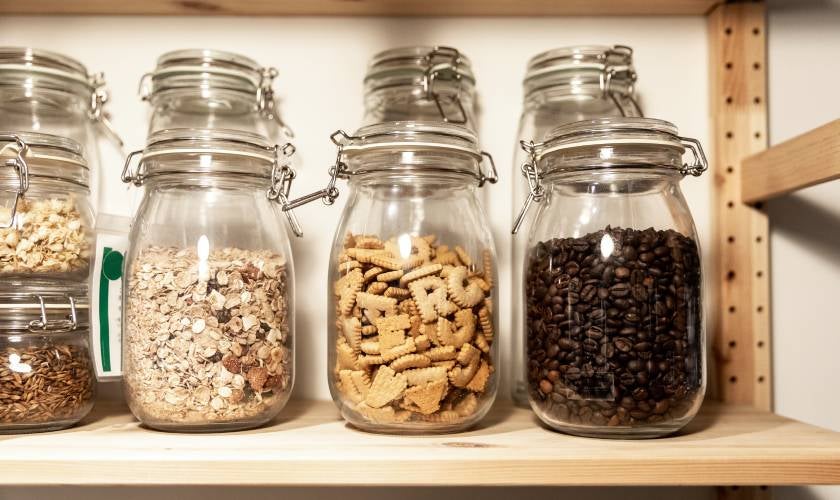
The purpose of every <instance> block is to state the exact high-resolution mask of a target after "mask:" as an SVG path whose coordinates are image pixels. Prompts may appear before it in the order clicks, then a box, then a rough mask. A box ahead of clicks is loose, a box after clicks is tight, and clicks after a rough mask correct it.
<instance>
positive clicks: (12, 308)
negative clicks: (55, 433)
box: [0, 284, 96, 433]
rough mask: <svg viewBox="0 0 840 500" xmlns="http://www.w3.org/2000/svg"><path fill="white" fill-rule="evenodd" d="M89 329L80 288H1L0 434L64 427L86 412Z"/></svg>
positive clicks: (92, 387)
mask: <svg viewBox="0 0 840 500" xmlns="http://www.w3.org/2000/svg"><path fill="white" fill-rule="evenodd" d="M89 332H90V330H89V325H88V307H87V292H86V289H85V288H83V287H78V286H76V287H73V286H70V287H60V286H55V285H53V286H48V285H45V286H32V285H31V284H30V285H24V286H20V287H16V288H15V289H14V291H10V290H4V291H2V292H0V433H18V432H41V431H52V430H57V429H63V428H65V427H70V426H71V425H73V424H75V423H76V422H78V421H79V420H81V419H82V418H84V417H85V415H87V414H88V413H89V412H90V410H91V408H93V401H94V396H95V393H96V377H95V376H94V372H93V364H92V363H91V356H90V349H89V343H88V342H89V338H88V337H89Z"/></svg>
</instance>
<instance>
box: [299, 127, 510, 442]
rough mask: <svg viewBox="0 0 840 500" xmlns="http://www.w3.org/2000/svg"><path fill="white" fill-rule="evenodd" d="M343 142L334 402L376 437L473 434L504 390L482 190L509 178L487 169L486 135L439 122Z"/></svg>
mask: <svg viewBox="0 0 840 500" xmlns="http://www.w3.org/2000/svg"><path fill="white" fill-rule="evenodd" d="M333 140H334V141H335V143H336V144H337V145H338V147H339V151H338V158H337V160H336V165H335V167H333V169H332V170H331V173H332V175H333V177H332V181H331V183H330V187H329V188H327V189H326V190H324V191H322V192H321V193H320V194H321V195H322V196H323V197H324V198H325V200H326V201H328V202H332V201H334V200H335V198H336V197H337V196H338V191H337V190H336V189H335V187H334V183H335V179H336V178H343V179H348V181H349V187H350V193H349V196H348V201H347V205H346V206H345V208H344V212H343V214H342V217H341V222H340V223H339V226H338V229H337V231H336V236H335V240H334V244H333V249H332V254H331V257H330V270H329V280H328V281H329V283H328V289H329V291H328V305H327V310H328V311H329V322H328V325H329V326H330V328H329V333H328V345H329V348H328V351H329V359H328V379H329V386H330V392H331V394H332V397H333V400H334V401H335V402H336V404H337V406H338V407H339V409H340V410H341V414H342V416H343V417H344V418H345V419H346V420H347V421H349V422H350V423H351V424H353V425H355V426H356V427H358V428H360V429H363V430H367V431H375V432H392V433H406V432H408V433H423V432H452V431H459V430H463V429H466V428H468V427H470V426H472V425H473V424H475V423H476V422H478V421H479V420H480V419H481V418H482V417H483V416H484V415H485V414H486V413H487V411H488V410H489V409H490V406H491V404H492V403H493V400H494V398H495V395H496V386H497V380H496V379H497V373H498V371H497V360H498V355H497V354H498V348H497V347H496V346H497V344H498V343H497V342H496V340H495V339H496V332H497V330H496V325H497V321H496V319H497V307H496V301H497V298H498V293H497V291H496V287H495V284H496V283H497V279H496V257H495V248H494V245H493V238H492V236H491V234H490V229H489V222H488V220H487V216H486V214H485V213H484V210H483V208H482V207H481V204H480V203H479V201H478V197H477V188H478V187H480V186H482V185H483V184H484V183H485V182H486V181H489V182H496V179H497V176H496V171H495V167H493V166H492V160H491V161H490V170H489V172H488V173H485V170H484V169H482V160H483V158H487V159H488V160H490V156H489V155H488V154H487V153H484V152H482V151H480V150H479V149H478V146H477V141H476V137H475V135H474V134H473V133H472V132H470V131H469V130H467V129H466V128H464V127H460V126H457V125H449V124H445V123H440V122H438V123H431V122H426V123H423V122H389V123H382V124H378V125H371V126H367V127H363V128H361V129H360V130H358V131H357V132H356V133H355V135H353V136H347V135H346V134H344V132H341V131H339V132H336V134H334V135H333ZM316 194H318V193H316ZM308 199H309V200H311V199H312V197H309V198H308ZM293 205H294V203H293Z"/></svg>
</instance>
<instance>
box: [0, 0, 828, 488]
mask: <svg viewBox="0 0 840 500" xmlns="http://www.w3.org/2000/svg"><path fill="white" fill-rule="evenodd" d="M830 9H831V7H827V6H826V7H822V8H821V11H819V12H817V13H812V14H809V13H807V12H806V13H802V12H798V11H792V12H791V11H788V10H778V12H777V11H776V10H774V11H773V15H772V16H771V23H770V32H769V35H770V61H769V70H770V95H771V98H770V106H771V110H770V111H771V128H770V130H771V140H772V141H773V142H778V141H779V140H782V139H785V138H788V137H790V136H792V135H795V134H797V133H799V132H802V131H805V130H807V129H809V128H811V127H813V126H816V125H818V124H820V123H822V122H825V121H828V120H830V119H832V118H837V117H840V104H839V103H840V96H838V95H837V92H836V91H833V92H834V93H832V90H831V89H832V88H834V87H836V78H837V77H838V76H840V73H838V70H837V69H836V68H833V67H829V66H828V65H827V63H828V61H830V60H831V59H832V58H836V53H837V50H838V49H840V12H838V11H836V10H835V11H833V13H832V11H830ZM835 9H837V7H835ZM809 15H810V17H808V16H809ZM832 15H833V17H831V16H832ZM705 30H706V25H705V19H704V18H703V17H699V16H698V17H684V18H683V17H665V18H539V19H536V18H526V19H511V18H488V19H477V18H460V19H422V18H421V19H396V18H305V17H304V18H164V17H132V18H125V17H38V18H27V17H0V45H29V46H35V47H40V48H45V49H50V50H55V51H59V52H63V53H66V54H68V55H72V56H73V57H76V58H78V59H80V60H81V61H82V62H84V63H85V64H86V65H87V66H88V68H90V69H91V70H94V71H105V73H106V76H107V78H108V82H109V87H110V89H111V93H112V96H113V98H112V102H111V105H110V110H111V112H112V114H113V121H114V123H115V126H116V127H117V129H118V130H119V132H120V134H121V135H122V136H123V138H124V139H125V141H126V144H127V147H128V148H129V149H133V148H139V147H142V144H143V142H144V140H145V129H146V111H147V110H146V106H145V104H144V103H142V102H140V100H139V98H138V97H137V95H136V89H137V83H138V81H139V79H140V76H141V75H142V74H143V73H144V72H146V71H149V70H151V69H152V68H153V67H154V64H155V59H156V57H157V56H158V55H159V54H160V53H162V52H164V51H168V50H172V49H179V48H194V47H207V48H219V49H224V50H229V51H235V52H241V53H243V54H246V55H248V56H250V57H252V58H254V59H256V60H257V61H259V62H261V63H263V64H266V65H273V66H275V67H277V68H278V69H279V71H280V76H279V78H278V84H277V90H278V94H279V96H280V99H281V110H282V114H283V117H284V119H285V121H286V122H287V123H288V124H290V125H291V126H292V128H293V129H294V130H295V132H296V134H297V138H296V140H295V143H296V145H297V147H298V151H299V153H300V156H301V158H300V161H301V164H302V166H301V168H300V172H299V174H300V175H299V177H298V181H297V184H296V186H295V187H294V188H293V191H294V192H295V193H304V192H308V191H312V190H315V189H318V188H320V187H322V185H323V184H324V183H325V181H326V180H327V176H326V169H327V167H328V165H329V163H330V162H331V161H333V160H334V157H335V150H334V149H333V147H332V145H331V143H330V142H329V138H328V137H329V134H330V133H331V132H332V131H334V130H335V129H337V128H344V129H347V130H348V131H350V130H352V129H354V128H355V127H356V125H357V124H358V123H359V120H360V119H361V116H362V108H361V102H362V95H361V90H362V88H361V87H362V85H361V80H362V77H363V75H364V71H365V65H366V63H367V59H368V58H369V57H370V56H371V55H373V54H374V53H375V52H377V51H379V50H382V49H385V48H389V47H394V46H403V45H412V44H443V45H452V46H455V47H458V48H459V49H460V50H462V51H463V52H464V53H465V54H467V55H468V56H469V57H470V58H471V59H472V61H473V65H474V71H475V74H476V77H477V81H478V84H477V87H478V92H479V94H480V103H481V114H480V133H481V138H482V143H483V146H484V148H485V149H486V150H488V151H490V152H491V153H492V154H493V155H494V156H495V158H496V163H497V165H498V166H499V167H500V174H501V176H502V180H501V181H500V183H499V184H497V185H495V186H489V187H488V188H487V189H486V190H485V193H484V194H485V196H486V201H487V202H488V203H487V209H488V212H489V214H490V219H491V224H492V227H493V231H494V234H495V236H496V242H497V246H498V250H499V255H500V268H501V271H502V282H501V286H502V287H503V288H502V290H505V289H507V288H508V283H509V268H510V263H509V262H507V258H508V257H509V246H510V239H509V226H510V220H511V212H512V211H513V207H512V206H511V192H512V186H513V185H512V183H513V182H514V180H515V179H514V176H513V175H512V169H511V165H510V163H511V161H510V159H511V158H512V156H513V147H514V142H515V132H516V126H517V121H518V117H519V112H520V107H521V78H522V75H523V71H524V67H525V62H526V61H527V59H528V57H530V56H531V55H533V54H535V53H537V52H539V51H542V50H545V49H548V48H552V47H558V46H565V45H575V44H614V43H620V44H625V45H630V46H632V47H633V48H634V49H635V51H636V54H635V64H636V69H637V71H638V73H639V82H638V89H639V93H640V95H641V101H642V106H643V108H644V110H645V112H646V114H647V115H648V116H652V117H658V118H665V119H668V120H670V121H673V122H674V123H676V124H677V125H678V126H679V127H680V132H681V134H682V135H686V136H690V137H696V138H698V139H700V140H701V141H702V142H703V143H704V144H707V143H708V134H709V120H708V116H707V115H708V109H709V108H708V100H707V99H708V97H707V96H708V87H707V86H708V71H707V59H708V57H707V49H706V31H705ZM832 47H833V50H832ZM826 71H828V72H830V71H834V73H835V74H834V78H835V79H834V80H832V79H831V78H829V77H827V75H826ZM105 153H106V154H105V156H106V161H105V162H104V163H103V166H104V170H105V189H104V191H103V197H102V203H100V210H102V211H106V212H110V213H116V214H124V215H128V214H129V213H130V209H131V207H130V202H128V201H127V200H129V199H130V197H129V196H126V188H125V187H124V186H122V185H121V184H120V182H119V172H120V169H121V167H122V165H121V163H120V161H119V159H118V156H117V155H114V154H112V153H109V152H107V151H106V152H105ZM710 178H711V176H705V177H702V178H700V179H693V178H691V179H686V181H685V182H684V183H683V187H684V189H685V191H686V196H687V198H688V200H689V204H690V205H691V209H692V212H693V213H694V216H695V219H696V222H697V226H698V230H699V232H700V237H701V245H702V246H703V248H704V249H706V250H707V252H708V250H709V249H710V248H711V245H710V244H709V241H710V240H709V237H710V234H709V233H710V227H711V223H710V220H709V217H710V213H711V211H710V207H709V200H710V197H711V193H710ZM516 181H518V178H516ZM831 189H834V191H831ZM839 191H840V187H838V186H836V185H835V186H833V187H830V188H827V189H826V188H822V189H812V190H809V192H808V193H806V194H804V195H803V196H797V197H787V198H784V199H781V200H779V201H777V202H774V203H772V204H771V205H770V211H771V214H772V217H773V221H774V226H773V232H772V234H773V238H772V251H773V268H772V270H773V274H772V279H773V298H774V302H773V303H774V310H773V321H774V326H775V331H774V334H775V336H774V342H775V346H774V353H776V354H777V356H776V358H775V359H774V363H775V380H774V383H775V384H776V385H775V387H776V406H777V408H778V410H779V411H780V412H782V413H784V414H786V415H790V416H794V417H797V418H800V419H803V420H806V421H811V422H814V423H818V424H820V425H824V426H830V427H834V428H835V429H836V430H840V417H838V414H837V410H838V409H840V403H837V401H836V399H835V398H836V396H835V394H836V393H837V391H836V389H835V388H834V386H835V384H834V376H833V375H832V370H834V367H833V366H832V363H833V361H832V357H831V350H832V347H833V349H834V350H836V349H837V348H838V347H840V336H836V335H835V336H832V335H831V334H832V333H837V327H836V326H835V325H834V324H832V322H830V321H829V314H828V313H827V311H830V310H831V308H830V307H831V305H832V303H836V299H833V298H832V296H833V295H836V294H837V292H838V288H840V287H838V286H837V283H838V281H837V279H838V277H840V266H838V265H837V264H836V261H837V257H838V252H840V250H838V249H840V242H838V241H837V240H838V237H837V236H836V235H837V234H840V231H837V229H838V226H840V222H838V217H840V213H838V203H837V199H838V198H837V194H838V192H839ZM832 193H833V198H832ZM802 200H804V201H802ZM815 203H822V205H820V206H822V208H821V209H814V207H813V206H812V205H813V204H815ZM341 204H342V203H341V201H339V202H338V203H337V205H336V206H333V207H324V206H323V205H320V204H317V205H315V204H313V205H310V206H307V207H304V208H301V209H299V211H298V216H299V217H300V219H301V220H302V222H303V223H304V231H305V232H306V237H305V238H304V239H303V240H299V241H296V242H295V258H296V273H297V321H298V323H297V344H296V348H297V353H296V355H297V368H298V372H297V382H296V388H295V396H296V397H307V398H328V397H329V395H328V392H327V385H326V315H325V299H326V295H327V292H326V269H327V261H328V253H329V246H330V243H331V239H332V232H333V230H334V228H335V224H336V222H337V219H338V216H339V212H340V210H341ZM809 210H816V212H809ZM831 210H834V212H833V213H832V212H831ZM815 214H816V216H815ZM820 215H822V218H815V217H819V216H820ZM805 219H808V220H810V221H812V223H810V224H805V223H803V222H804V220H805ZM265 222H266V223H267V224H276V223H281V222H275V221H265ZM829 223H833V224H834V226H833V228H834V230H833V235H832V231H831V230H828V228H826V227H825V226H826V224H829ZM806 231H807V232H806ZM810 240H813V241H810ZM806 241H810V242H809V243H805V242H806ZM832 244H833V245H834V246H833V247H832V246H831V245H832ZM707 257H708V255H707ZM832 261H834V263H832ZM832 273H833V274H832ZM806 286H807V287H809V289H810V290H814V291H815V293H803V290H804V289H805V287H806ZM780 304H781V305H780ZM501 311H502V314H503V318H502V321H503V324H506V322H507V320H508V311H509V308H507V307H505V306H504V305H503V306H502V307H501ZM803 311H811V312H808V313H807V314H806V316H807V317H806V318H803ZM503 334H504V332H503ZM810 346H813V347H810ZM781 353H784V356H779V354H781ZM820 358H822V359H820ZM503 361H507V360H506V359H503ZM505 364H506V363H505ZM505 378H507V377H505ZM506 391H507V389H506V387H505V388H503V393H502V394H503V395H506V393H507V392H506ZM104 392H105V393H106V394H110V395H112V396H113V395H114V394H116V393H117V391H116V390H114V388H106V390H105V391H104ZM558 473H560V472H559V471H558ZM777 491H778V493H777V495H776V496H777V498H791V499H793V498H796V499H803V500H815V499H818V498H819V499H822V498H825V499H828V498H840V494H838V493H837V492H836V490H828V489H823V490H804V489H794V488H787V489H780V490H777ZM829 491H833V493H834V496H829V495H830V494H831V493H829ZM435 492H440V490H426V491H414V492H411V493H410V495H411V496H407V495H408V494H407V493H405V492H396V491H395V490H393V489H384V490H369V491H366V492H358V493H357V494H358V497H359V498H362V497H364V498H390V497H393V496H396V495H397V494H399V496H402V497H404V498H421V497H425V496H428V495H430V494H436V495H437V494H441V493H435ZM34 493H35V495H34V496H33V491H32V490H23V489H11V490H6V491H5V492H3V491H0V499H5V498H9V499H17V498H21V499H22V498H27V499H31V498H39V497H43V498H49V497H52V496H53V495H56V496H57V495H58V491H56V490H39V491H37V492H34ZM149 493H151V494H153V495H155V496H157V497H159V498H203V499H204V498H208V499H209V498H224V497H231V496H233V497H238V496H239V494H237V492H236V490H231V489H214V488H208V489H202V490H189V492H188V490H184V489H181V490H178V491H176V490H170V489H155V490H154V491H153V492H140V491H133V492H123V491H120V492H119V495H120V496H121V497H123V498H126V499H127V500H128V499H131V498H135V496H132V495H136V498H140V496H141V495H143V498H146V497H147V496H148V494H149ZM250 493H253V494H254V495H256V497H255V498H269V497H274V496H276V495H275V494H274V493H276V492H274V493H273V492H271V491H269V490H249V494H250ZM287 493H288V495H286V496H285V498H305V497H306V498H315V497H322V496H323V497H326V496H327V495H330V496H332V495H333V494H339V492H338V491H337V490H324V491H320V492H319V494H317V495H311V496H310V495H308V494H307V492H305V491H303V490H290V491H288V492H287ZM448 493H451V498H455V497H456V495H457V496H461V495H463V494H464V491H463V490H459V491H458V492H457V493H456V492H455V491H452V492H448ZM60 494H61V496H63V497H65V498H70V497H72V498H77V497H78V498H83V497H84V498H94V499H96V498H102V499H105V498H111V497H113V496H115V495H116V494H117V492H116V490H114V489H97V490H95V491H94V492H90V491H80V490H78V489H72V490H70V489H62V490H61V493H60ZM340 494H341V495H342V496H343V497H345V498H355V496H353V495H350V496H348V492H347V491H345V490H341V492H340ZM470 494H478V495H480V496H481V497H482V498H511V497H514V496H516V497H519V496H525V495H538V496H540V497H543V498H553V497H560V496H567V495H568V497H569V498H581V499H584V500H585V499H589V498H593V499H595V498H614V497H619V496H620V497H622V498H626V499H633V498H650V499H658V498H662V499H671V498H675V497H678V496H679V497H681V498H686V499H690V498H709V497H710V495H711V490H710V489H708V488H692V489H684V490H679V491H677V490H675V489H651V488H647V489H645V488H633V489H626V490H625V489H615V488H612V489H577V488H575V489H555V490H551V489H543V488H537V489H520V490H501V491H492V490H476V491H474V492H471V493H470ZM68 495H69V496H68ZM817 495H822V496H817ZM443 496H445V497H449V496H450V495H448V494H443Z"/></svg>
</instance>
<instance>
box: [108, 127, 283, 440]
mask: <svg viewBox="0 0 840 500" xmlns="http://www.w3.org/2000/svg"><path fill="white" fill-rule="evenodd" d="M291 151H292V148H291V146H290V145H287V146H286V147H284V148H278V147H277V146H270V145H269V144H268V143H267V142H266V141H265V140H264V139H262V138H261V137H258V136H256V135H253V134H246V133H244V132H235V131H219V130H191V129H187V130H171V131H163V132H158V133H156V134H154V135H152V136H151V137H150V138H149V141H148V143H147V146H146V148H145V149H144V150H142V151H137V152H135V153H132V154H131V155H130V156H129V158H128V161H127V162H126V168H125V171H124V172H123V180H124V181H126V182H133V183H134V184H135V185H138V186H140V185H142V186H144V188H145V193H144V197H143V201H142V203H141V205H140V208H139V209H138V212H137V215H136V217H135V220H134V223H133V224H132V228H131V234H130V237H129V238H130V242H131V244H130V250H129V253H128V256H127V258H126V264H125V273H126V274H125V278H124V290H123V310H124V311H125V313H124V318H125V319H124V322H123V364H124V376H123V382H124V391H125V396H126V400H127V401H128V405H129V407H130V409H131V411H132V413H134V415H135V416H136V417H137V418H138V419H139V420H140V421H141V422H142V423H144V424H146V425H148V426H149V427H152V428H156V429H162V430H178V431H193V432H201V431H223V430H235V429H245V428H251V427H257V426H259V425H261V424H263V423H265V422H267V421H269V420H270V419H272V418H274V417H275V416H276V415H277V414H278V413H279V412H280V410H281V409H282V408H283V407H284V406H285V404H286V402H287V400H288V398H289V395H290V393H291V390H292V383H293V375H294V357H293V339H294V293H293V283H294V276H293V265H292V254H291V248H290V243H289V238H288V237H287V234H286V231H285V230H284V225H283V222H282V220H281V218H282V217H283V209H282V207H281V204H280V203H277V202H278V201H281V202H282V200H285V197H286V195H287V193H288V188H289V183H290V182H291V179H292V178H293V171H292V170H291V168H290V167H288V165H287V163H288V158H285V157H283V152H285V153H286V154H287V155H288V154H290V153H291ZM134 157H139V160H138V162H137V165H136V168H133V167H132V164H133V161H132V160H133V158H134ZM267 194H268V195H267ZM286 216H287V217H288V218H289V222H290V223H293V224H292V225H293V228H295V230H297V229H298V228H297V223H296V221H295V220H294V218H293V216H292V214H291V212H286Z"/></svg>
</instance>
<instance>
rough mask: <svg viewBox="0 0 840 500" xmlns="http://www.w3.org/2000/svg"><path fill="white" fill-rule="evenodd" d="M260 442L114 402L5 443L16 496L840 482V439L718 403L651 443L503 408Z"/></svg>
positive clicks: (310, 410) (284, 425) (308, 405)
mask: <svg viewBox="0 0 840 500" xmlns="http://www.w3.org/2000/svg"><path fill="white" fill-rule="evenodd" d="M284 415H285V416H284V417H283V418H281V420H280V421H278V422H277V423H274V424H273V425H270V426H268V427H265V428H262V429H257V430H253V431H245V432H236V433H227V434H212V435H207V434H192V435H190V434H175V433H163V432H156V431H151V430H146V429H143V428H141V427H140V426H139V424H137V423H136V422H135V421H134V420H133V418H132V417H131V415H130V414H129V413H128V412H127V410H126V409H125V408H122V407H118V406H108V405H100V406H99V407H98V408H97V409H96V410H94V413H93V414H92V415H91V417H89V418H88V419H87V422H86V423H85V424H84V425H81V426H79V427H76V428H73V429H69V430H66V431H60V432H54V433H47V434H29V435H13V436H2V437H0V470H2V471H3V473H2V474H0V484H6V485H59V484H75V485H277V486H282V485H287V486H289V485H336V486H339V485H402V486H415V485H424V486H473V485H482V486H485V485H503V486H513V485H551V486H562V485H718V484H741V485H751V484H824V483H825V484H838V483H840V434H839V433H833V432H830V431H827V430H824V429H820V428H816V427H813V426H810V425H806V424H802V423H799V422H796V421H793V420H789V419H786V418H782V417H779V416H776V415H773V414H771V413H769V412H765V411H762V410H757V409H753V408H749V407H745V406H723V405H720V404H716V403H713V402H708V403H707V404H705V405H704V408H703V410H702V412H701V414H700V415H699V416H698V417H697V418H696V419H695V420H694V421H693V422H692V423H691V424H690V426H689V427H688V428H687V430H686V431H684V432H683V433H681V434H679V435H677V436H675V437H670V438H664V439H656V440H645V441H615V440H599V439H585V438H578V437H572V436H567V435H563V434H559V433H556V432H552V431H550V430H547V429H545V428H543V427H541V426H539V425H538V424H537V423H536V420H535V417H534V416H533V414H532V413H531V412H530V411H529V410H524V409H517V408H513V407H511V406H509V405H506V404H497V405H496V407H495V408H494V410H493V411H492V412H491V414H490V415H489V416H488V417H487V419H486V420H485V422H484V423H483V424H482V426H481V427H479V428H478V429H476V430H473V431H470V432H466V433H461V434H451V435H443V436H423V437H421V436H389V435H377V434H367V433H363V432H360V431H357V430H354V429H352V428H350V427H348V426H347V425H346V424H345V423H344V422H343V421H342V420H341V419H340V418H339V415H338V412H337V411H336V409H335V407H334V405H333V404H332V403H331V402H311V401H293V402H292V403H290V406H289V407H288V408H287V409H286V411H284Z"/></svg>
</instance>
